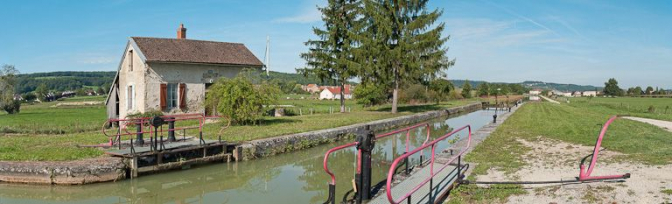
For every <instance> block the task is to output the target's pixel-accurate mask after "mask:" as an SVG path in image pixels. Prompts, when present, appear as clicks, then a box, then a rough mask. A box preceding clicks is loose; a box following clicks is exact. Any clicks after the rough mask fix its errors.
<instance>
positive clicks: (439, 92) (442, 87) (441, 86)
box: [429, 79, 454, 104]
mask: <svg viewBox="0 0 672 204" xmlns="http://www.w3.org/2000/svg"><path fill="white" fill-rule="evenodd" d="M429 88H430V89H432V91H434V92H435V93H436V97H435V98H434V101H435V102H436V104H439V103H440V102H441V100H443V99H445V98H446V96H448V94H449V93H450V91H451V90H453V89H454V87H453V83H451V82H450V81H448V80H446V79H436V80H433V81H432V82H431V83H430V84H429Z"/></svg>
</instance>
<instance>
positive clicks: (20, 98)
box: [14, 94, 23, 101]
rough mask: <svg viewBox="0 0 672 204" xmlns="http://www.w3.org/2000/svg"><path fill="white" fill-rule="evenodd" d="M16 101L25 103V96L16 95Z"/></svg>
mask: <svg viewBox="0 0 672 204" xmlns="http://www.w3.org/2000/svg"><path fill="white" fill-rule="evenodd" d="M14 100H15V101H23V96H21V94H14Z"/></svg>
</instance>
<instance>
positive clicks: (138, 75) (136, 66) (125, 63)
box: [119, 44, 147, 118]
mask: <svg viewBox="0 0 672 204" xmlns="http://www.w3.org/2000/svg"><path fill="white" fill-rule="evenodd" d="M131 51H132V52H133V55H129V53H130V52H131ZM131 57H132V59H131ZM131 60H132V62H133V70H132V71H131V70H130V64H131ZM146 71H147V66H146V65H145V63H144V62H143V61H142V59H141V58H140V56H139V55H138V52H137V51H136V50H135V47H134V46H132V45H131V44H129V45H128V49H127V50H126V53H124V57H123V60H122V62H121V69H120V70H119V118H125V117H126V115H128V114H130V113H135V112H144V111H146V110H145V107H144V106H142V105H141V104H144V103H145V97H143V94H144V93H146V91H147V90H145V86H144V84H143V83H142V82H143V79H144V77H145V72H146ZM129 86H133V87H134V89H135V93H133V94H131V96H132V95H135V97H134V100H133V103H134V106H133V108H131V109H129V108H128V102H127V101H128V96H129V94H128V92H129V91H128V87H129Z"/></svg>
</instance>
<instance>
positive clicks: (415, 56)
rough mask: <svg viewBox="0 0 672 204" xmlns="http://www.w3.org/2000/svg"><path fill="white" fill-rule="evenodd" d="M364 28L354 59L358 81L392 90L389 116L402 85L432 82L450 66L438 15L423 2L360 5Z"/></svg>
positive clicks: (442, 28) (442, 26) (394, 107)
mask: <svg viewBox="0 0 672 204" xmlns="http://www.w3.org/2000/svg"><path fill="white" fill-rule="evenodd" d="M363 9H364V10H363V19H364V22H365V25H364V26H363V28H362V29H363V30H362V32H361V33H360V35H359V36H358V38H357V39H358V40H359V43H360V44H361V46H360V47H359V48H358V49H357V50H356V51H357V52H356V53H354V55H355V56H356V58H357V61H358V62H359V63H360V64H361V65H362V68H361V69H360V73H359V77H360V78H361V79H362V81H363V82H367V83H368V82H370V83H374V84H376V85H378V86H384V87H386V88H389V89H391V90H393V96H392V109H391V111H392V113H396V111H397V107H396V106H397V100H398V98H400V97H399V94H397V93H398V91H399V89H400V88H401V87H402V86H403V85H404V84H414V83H419V82H422V81H424V80H426V79H432V78H436V77H437V76H438V75H439V74H440V73H442V71H443V70H446V69H448V67H450V66H452V65H453V64H454V62H455V61H454V60H449V59H448V58H447V57H446V52H447V48H446V47H444V43H445V42H446V41H447V40H448V38H444V37H442V36H441V35H442V33H443V30H444V28H445V24H444V23H439V24H438V25H435V22H436V21H437V19H438V18H439V17H440V16H441V14H442V11H440V10H438V9H435V10H429V9H427V1H403V2H398V1H376V0H367V1H364V7H363Z"/></svg>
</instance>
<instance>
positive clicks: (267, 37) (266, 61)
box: [264, 36, 271, 76]
mask: <svg viewBox="0 0 672 204" xmlns="http://www.w3.org/2000/svg"><path fill="white" fill-rule="evenodd" d="M270 43H271V38H270V37H269V36H266V54H265V55H264V64H266V76H268V72H269V71H268V70H269V69H270V66H269V63H270V61H271V56H270V49H271V48H270Z"/></svg>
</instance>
